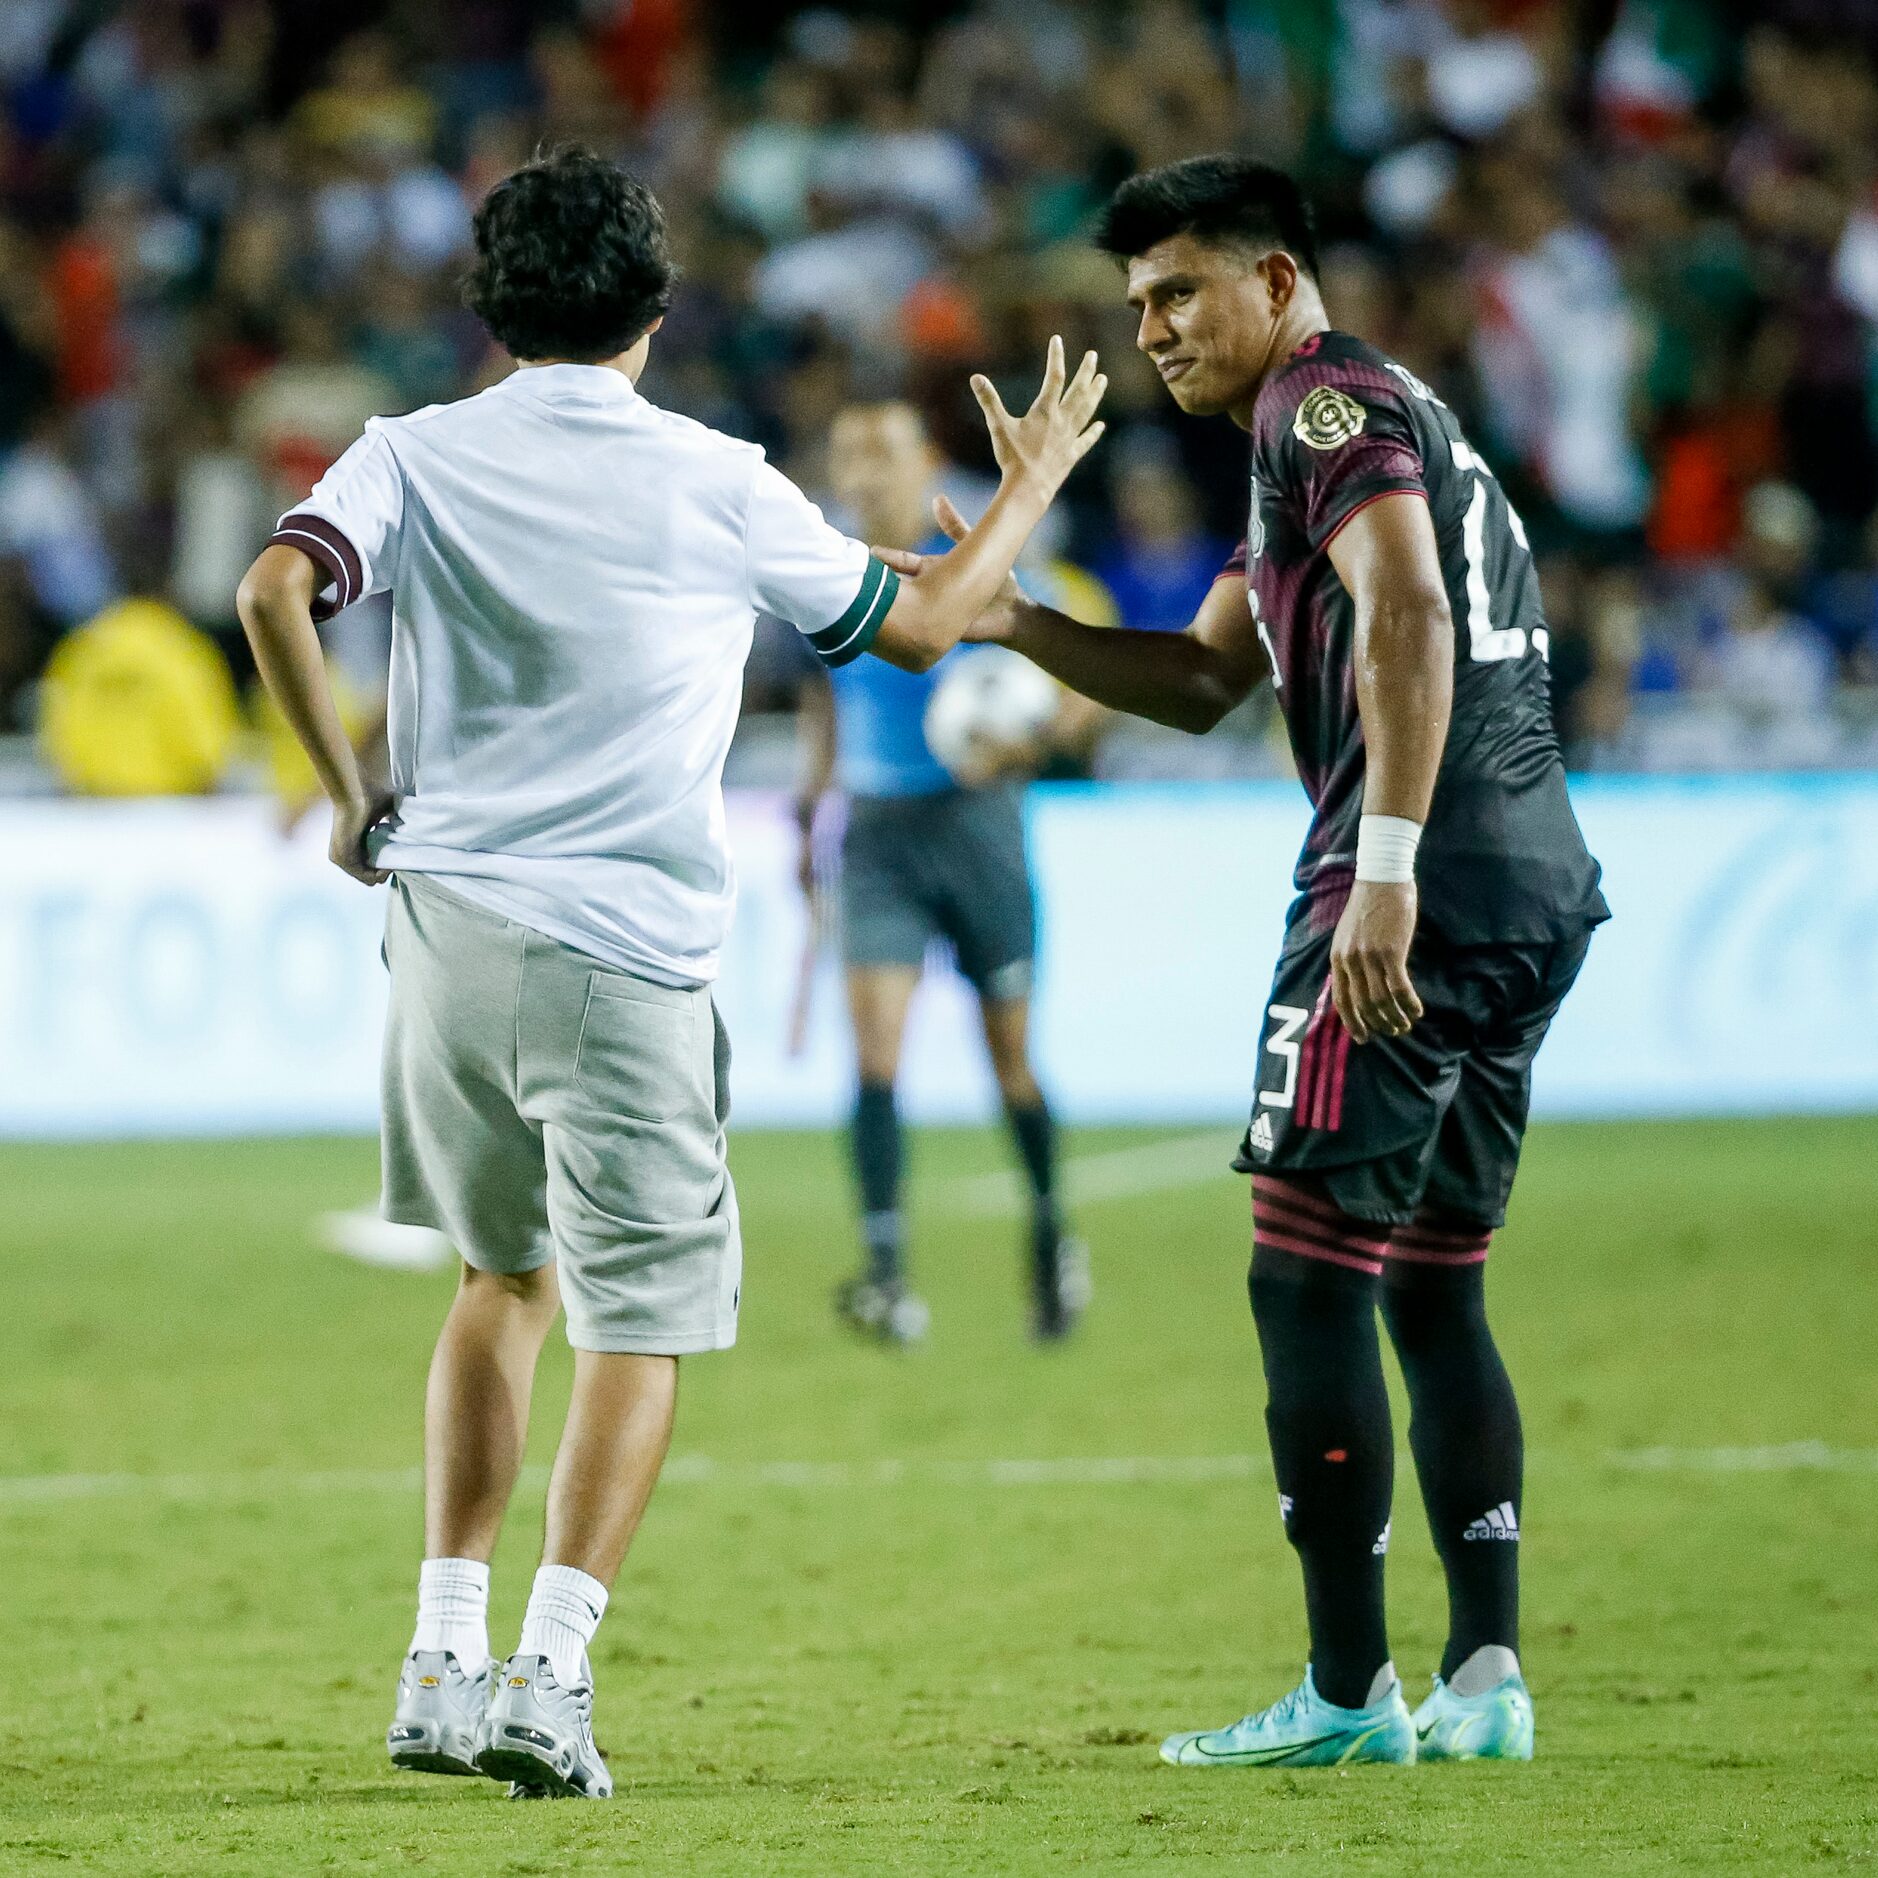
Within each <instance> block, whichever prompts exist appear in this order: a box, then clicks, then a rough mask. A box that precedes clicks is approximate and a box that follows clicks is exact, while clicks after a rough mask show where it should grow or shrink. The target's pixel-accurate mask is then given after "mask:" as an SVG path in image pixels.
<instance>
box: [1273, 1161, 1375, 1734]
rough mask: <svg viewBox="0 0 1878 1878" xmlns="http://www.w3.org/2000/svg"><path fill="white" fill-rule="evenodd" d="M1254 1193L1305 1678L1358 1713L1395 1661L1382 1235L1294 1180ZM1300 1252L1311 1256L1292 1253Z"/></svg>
mask: <svg viewBox="0 0 1878 1878" xmlns="http://www.w3.org/2000/svg"><path fill="white" fill-rule="evenodd" d="M1255 1192H1256V1195H1257V1198H1256V1201H1255V1204H1256V1206H1257V1209H1258V1223H1257V1230H1256V1232H1255V1234H1254V1244H1253V1252H1252V1276H1251V1291H1252V1315H1253V1318H1254V1320H1255V1321H1256V1322H1257V1324H1258V1333H1259V1351H1260V1354H1261V1355H1262V1357H1263V1358H1264V1363H1265V1387H1266V1392H1267V1404H1266V1410H1265V1425H1266V1428H1267V1430H1268V1432H1269V1434H1270V1436H1271V1447H1272V1467H1273V1471H1274V1472H1275V1474H1276V1475H1277V1479H1278V1493H1279V1507H1280V1510H1281V1511H1282V1512H1283V1514H1284V1520H1285V1534H1286V1536H1287V1537H1288V1538H1289V1539H1290V1541H1291V1543H1292V1545H1293V1546H1294V1547H1295V1548H1296V1549H1297V1554H1298V1559H1299V1562H1300V1564H1301V1565H1302V1566H1303V1568H1304V1605H1305V1612H1306V1615H1307V1617H1308V1619H1309V1622H1310V1631H1311V1674H1312V1679H1313V1681H1314V1682H1315V1683H1316V1685H1317V1691H1318V1693H1319V1694H1320V1695H1321V1696H1323V1697H1324V1699H1325V1700H1326V1701H1329V1702H1335V1703H1336V1704H1338V1706H1340V1707H1342V1708H1361V1707H1363V1706H1364V1704H1365V1703H1366V1702H1367V1701H1368V1699H1369V1691H1370V1685H1371V1684H1372V1683H1373V1682H1374V1681H1375V1677H1376V1672H1377V1671H1378V1670H1379V1669H1381V1668H1382V1666H1383V1664H1384V1663H1386V1662H1387V1661H1388V1660H1389V1635H1388V1626H1387V1624H1386V1623H1385V1621H1384V1617H1383V1563H1384V1555H1385V1553H1386V1552H1387V1549H1388V1526H1389V1500H1390V1494H1391V1492H1392V1490H1393V1488H1394V1482H1395V1448H1394V1437H1393V1435H1392V1433H1391V1430H1390V1423H1389V1392H1388V1389H1387V1388H1386V1386H1385V1385H1384V1382H1383V1373H1382V1349H1381V1344H1380V1342H1379V1340H1378V1337H1377V1333H1376V1281H1377V1274H1378V1271H1379V1269H1380V1260H1381V1247H1382V1244H1383V1235H1385V1234H1386V1233H1387V1230H1388V1229H1387V1228H1386V1227H1370V1226H1367V1225H1365V1224H1364V1223H1363V1222H1362V1221H1360V1220H1353V1219H1348V1218H1347V1217H1343V1218H1340V1217H1339V1215H1338V1213H1337V1209H1335V1208H1334V1207H1332V1206H1331V1205H1330V1204H1329V1202H1328V1201H1327V1200H1323V1199H1320V1198H1317V1197H1316V1196H1314V1195H1313V1194H1312V1193H1311V1192H1310V1191H1309V1190H1307V1189H1304V1188H1302V1187H1300V1186H1298V1185H1297V1184H1295V1183H1293V1182H1290V1181H1284V1182H1280V1181H1277V1180H1274V1179H1272V1178H1271V1177H1269V1176H1265V1177H1261V1178H1260V1180H1259V1181H1258V1183H1257V1185H1256V1188H1255ZM1275 1240H1283V1241H1285V1242H1286V1244H1285V1245H1284V1246H1279V1245H1275V1244H1273V1243H1271V1242H1272V1241H1275ZM1300 1246H1302V1247H1306V1248H1308V1250H1304V1251H1298V1250H1294V1249H1291V1248H1295V1247H1300ZM1372 1249H1373V1250H1372ZM1332 1254H1334V1255H1335V1256H1334V1257H1332V1256H1331V1255H1332Z"/></svg>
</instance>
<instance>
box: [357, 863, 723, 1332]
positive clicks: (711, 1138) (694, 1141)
mask: <svg viewBox="0 0 1878 1878" xmlns="http://www.w3.org/2000/svg"><path fill="white" fill-rule="evenodd" d="M385 961H386V963H387V964H388V965H389V966H390V968H391V1008H390V1013H389V1016H388V1018H387V1020H386V1025H385V1062H384V1105H383V1122H382V1127H383V1146H384V1183H385V1185H384V1211H385V1217H386V1218H387V1219H392V1220H398V1221H401V1222H403V1223H404V1224H406V1225H410V1226H431V1227H435V1228H436V1229H437V1230H438V1231H439V1232H442V1233H444V1234H446V1235H447V1236H448V1237H449V1239H450V1241H451V1243H452V1244H453V1245H455V1247H456V1248H457V1250H458V1251H459V1252H460V1253H461V1254H462V1255H463V1257H464V1259H465V1260H466V1261H467V1262H468V1263H469V1264H471V1265H473V1266H475V1267H476V1268H477V1270H479V1271H486V1272H526V1271H533V1270H535V1269H536V1268H538V1267H540V1266H542V1265H545V1264H547V1263H548V1261H549V1260H550V1259H553V1260H555V1261H557V1263H558V1266H559V1274H560V1285H561V1300H562V1303H563V1305H564V1307H565V1309H566V1312H567V1340H568V1342H569V1343H571V1344H572V1345H573V1346H574V1348H575V1349H577V1350H623V1351H633V1352H638V1353H641V1354H644V1355H662V1356H677V1355H682V1354H684V1353H685V1352H687V1351H691V1350H721V1349H725V1348H727V1347H728V1346H729V1345H731V1344H732V1343H734V1342H735V1341H736V1339H737V1301H738V1291H739V1286H740V1284H741V1281H742V1274H743V1242H742V1235H741V1233H740V1231H739V1227H738V1220H737V1197H736V1193H735V1191H734V1190H733V1188H732V1186H731V1182H730V1171H729V1169H728V1167H727V1166H726V1165H725V1161H724V1121H725V1117H726V1114H727V1112H728V1108H729V1101H728V1094H727V1088H728V1070H729V1057H730V1052H729V1047H728V1045H727V1043H726V1041H725V1038H724V1033H723V1027H722V1025H721V1023H720V1022H719V1020H718V1017H717V1011H716V1007H715V1006H714V1005H713V1004H712V1002H711V994H710V992H709V991H708V990H704V989H697V990H689V991H681V990H676V989H674V988H672V987H671V986H668V985H658V984H653V983H651V982H649V981H648V980H646V979H643V978H635V977H633V976H632V975H631V974H630V973H628V972H622V971H617V970H615V969H614V968H613V967H611V966H609V965H603V964H601V963H600V962H599V960H597V959H593V958H590V957H588V956H587V955H586V954H585V953H584V952H577V951H575V950H574V949H573V947H571V946H566V945H563V944H561V943H560V941H558V940H555V939H548V938H544V937H543V936H542V934H540V933H538V932H534V931H531V930H530V929H529V928H528V927H526V926H520V925H517V924H516V923H515V922H514V921H513V920H507V919H504V918H503V917H502V916H501V915H500V914H498V913H491V912H485V911H483V910H482V909H481V908H479V907H475V906H472V905H470V904H469V903H468V902H467V901H465V900H462V899H459V898H458V897H457V896H456V895H455V894H453V893H451V892H450V891H448V889H446V888H444V887H441V886H439V885H437V884H436V883H435V882H434V881H432V880H430V879H427V878H425V877H424V876H422V875H412V874H400V875H397V876H396V877H395V878H394V879H393V881H392V883H391V907H390V912H389V915H388V918H387V921H386V930H385Z"/></svg>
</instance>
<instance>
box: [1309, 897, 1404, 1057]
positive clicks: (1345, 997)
mask: <svg viewBox="0 0 1878 1878" xmlns="http://www.w3.org/2000/svg"><path fill="white" fill-rule="evenodd" d="M1415 914H1416V894H1415V883H1414V882H1413V881H1412V880H1409V881H1401V882H1396V881H1381V880H1359V881H1358V882H1357V883H1356V885H1355V886H1354V887H1352V888H1351V889H1350V899H1349V904H1348V905H1347V906H1345V907H1344V909H1343V917H1342V918H1341V919H1340V920H1338V921H1337V930H1336V933H1335V935H1334V936H1333V937H1332V939H1331V942H1330V996H1331V1000H1332V1002H1334V1003H1335V1005H1336V1007H1337V1015H1338V1016H1339V1017H1340V1018H1342V1020H1343V1027H1344V1029H1345V1030H1347V1031H1348V1032H1349V1033H1350V1035H1351V1036H1352V1037H1353V1038H1355V1040H1356V1041H1357V1042H1358V1043H1367V1042H1368V1041H1369V1040H1370V1038H1372V1037H1402V1036H1406V1035H1407V1034H1408V1031H1409V1029H1410V1027H1411V1026H1412V1025H1413V1024H1414V1023H1415V1020H1416V1019H1417V1018H1419V1017H1420V1016H1421V1014H1422V1001H1421V999H1420V998H1419V997H1417V996H1416V995H1415V987H1414V986H1413V985H1412V984H1411V983H1410V982H1409V972H1408V956H1409V946H1410V944H1411V942H1412V941H1413V940H1414V937H1415Z"/></svg>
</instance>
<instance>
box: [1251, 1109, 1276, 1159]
mask: <svg viewBox="0 0 1878 1878" xmlns="http://www.w3.org/2000/svg"><path fill="white" fill-rule="evenodd" d="M1251 1139H1252V1152H1253V1153H1254V1154H1269V1153H1271V1151H1272V1139H1273V1137H1272V1118H1271V1117H1270V1116H1269V1115H1267V1114H1265V1113H1264V1112H1263V1110H1261V1111H1260V1113H1259V1116H1258V1119H1257V1120H1256V1121H1254V1122H1253V1124H1252V1136H1251Z"/></svg>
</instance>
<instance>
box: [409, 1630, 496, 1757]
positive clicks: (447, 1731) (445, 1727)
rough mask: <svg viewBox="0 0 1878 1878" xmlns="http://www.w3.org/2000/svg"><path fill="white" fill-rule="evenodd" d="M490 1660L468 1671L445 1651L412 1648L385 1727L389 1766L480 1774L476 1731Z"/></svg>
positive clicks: (490, 1673)
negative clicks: (395, 1701) (391, 1714)
mask: <svg viewBox="0 0 1878 1878" xmlns="http://www.w3.org/2000/svg"><path fill="white" fill-rule="evenodd" d="M495 1667H496V1666H495V1664H494V1663H482V1664H479V1665H478V1666H477V1669H476V1672H475V1673H474V1674H473V1675H470V1674H466V1673H465V1672H464V1669H463V1666H462V1665H461V1664H460V1663H459V1662H458V1661H457V1660H456V1657H455V1656H454V1655H453V1654H452V1653H451V1652H450V1651H448V1650H413V1651H412V1652H411V1654H410V1655H409V1656H407V1657H406V1658H405V1659H404V1668H403V1670H402V1671H401V1672H400V1673H399V1676H398V1707H397V1711H396V1713H395V1714H394V1715H393V1716H392V1719H391V1726H390V1727H389V1728H388V1729H387V1730H386V1731H385V1747H386V1750H387V1751H388V1752H389V1754H390V1755H391V1761H392V1765H393V1766H394V1767H402V1768H405V1769H407V1770H408V1771H409V1772H411V1773H414V1774H479V1773H481V1772H482V1769H481V1768H480V1767H478V1766H477V1765H476V1730H477V1729H478V1728H479V1727H481V1725H482V1719H483V1710H484V1709H485V1708H487V1707H488V1705H489V1689H490V1682H491V1678H492V1676H493V1674H494V1671H495Z"/></svg>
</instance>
